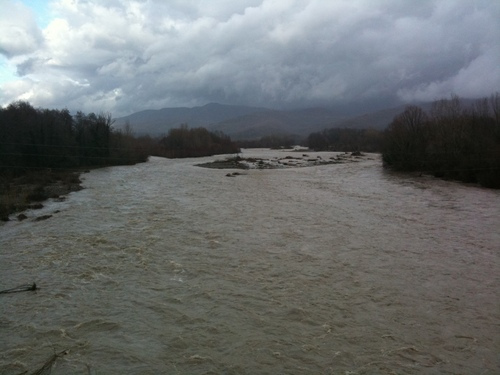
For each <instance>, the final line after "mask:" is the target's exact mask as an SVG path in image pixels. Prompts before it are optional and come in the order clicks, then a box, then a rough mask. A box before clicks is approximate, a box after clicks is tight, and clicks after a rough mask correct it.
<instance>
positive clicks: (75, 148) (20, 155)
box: [0, 101, 239, 176]
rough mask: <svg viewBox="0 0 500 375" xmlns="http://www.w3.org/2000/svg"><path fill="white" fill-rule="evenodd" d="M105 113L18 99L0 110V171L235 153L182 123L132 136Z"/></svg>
mask: <svg viewBox="0 0 500 375" xmlns="http://www.w3.org/2000/svg"><path fill="white" fill-rule="evenodd" d="M112 125H113V119H112V118H111V115H109V114H95V113H89V114H85V113H83V112H77V113H76V114H75V115H72V114H70V112H69V111H68V110H67V109H63V110H56V109H43V108H34V107H33V106H32V105H31V104H30V103H28V102H25V101H18V102H14V103H11V104H10V105H8V106H7V107H5V108H0V173H1V174H2V175H4V176H5V175H12V176H16V175H20V174H23V173H26V172H27V171H30V170H36V169H38V170H40V169H52V168H54V169H74V168H87V167H101V166H108V165H126V164H135V163H138V162H144V161H146V160H147V158H148V157H149V156H150V155H153V156H163V157H175V158H178V157H197V156H208V155H214V154H224V153H237V152H239V148H238V146H237V145H236V144H235V143H234V142H232V141H231V138H230V137H228V136H226V135H225V134H223V133H219V132H210V131H208V130H206V129H205V128H195V129H189V128H188V126H187V125H182V126H181V127H180V128H178V129H171V130H170V131H169V133H168V135H167V136H165V137H162V138H156V139H155V138H151V137H149V136H141V137H136V136H135V135H134V133H133V131H132V128H131V127H130V125H127V126H125V128H124V129H123V130H116V129H114V128H113V126H112Z"/></svg>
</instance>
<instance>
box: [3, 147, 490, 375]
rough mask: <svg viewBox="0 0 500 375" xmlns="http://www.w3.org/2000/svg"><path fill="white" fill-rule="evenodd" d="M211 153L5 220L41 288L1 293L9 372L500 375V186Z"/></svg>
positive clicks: (12, 260) (123, 174)
mask: <svg viewBox="0 0 500 375" xmlns="http://www.w3.org/2000/svg"><path fill="white" fill-rule="evenodd" d="M262 155H264V156H269V157H271V156H280V157H282V156H284V155H287V154H286V153H283V152H279V151H269V150H246V151H245V152H244V156H262ZM290 155H293V153H290ZM321 155H323V157H324V158H328V157H329V156H331V155H330V153H321ZM219 158H223V157H219ZM212 159H214V158H203V159H182V160H168V159H162V158H151V159H150V161H149V162H148V163H144V164H138V165H135V166H125V167H112V168H103V169H97V170H93V171H91V172H90V173H89V174H85V175H83V176H82V177H83V178H84V183H83V186H84V187H85V189H84V190H82V191H79V192H75V193H71V194H70V195H69V196H68V198H67V200H66V201H64V202H48V203H47V204H46V206H45V207H44V208H43V209H42V210H41V211H40V210H38V211H31V212H27V215H28V216H29V219H28V220H25V221H22V222H18V221H11V222H8V223H5V224H2V225H1V226H0V289H7V288H10V287H15V286H17V285H20V284H27V283H32V282H34V281H36V283H37V285H38V286H39V287H40V289H39V290H37V291H35V292H33V291H30V292H23V293H14V294H4V295H0V337H1V339H0V373H1V374H13V375H17V374H20V373H23V372H25V371H27V373H31V372H32V371H34V370H36V369H37V368H39V367H40V366H41V365H43V363H44V361H45V360H47V358H49V357H50V356H51V355H52V354H54V353H55V352H60V351H62V350H66V349H69V353H68V354H66V355H65V356H62V357H61V358H59V359H57V361H56V363H55V366H54V367H53V369H52V374H89V373H90V374H344V375H345V374H498V373H500V359H499V353H500V342H499V341H500V328H499V327H500V326H499V322H500V257H499V250H500V192H499V191H494V190H488V189H482V188H478V187H476V186H471V185H464V184H461V183H457V182H448V181H442V180H438V179H434V178H431V177H426V176H423V177H411V176H405V175H395V174H392V173H389V172H385V171H384V170H383V169H382V166H381V161H380V157H379V156H378V155H369V157H367V158H364V159H362V160H361V161H360V162H358V163H347V164H335V165H324V166H316V167H307V168H291V169H280V170H249V171H243V172H242V173H243V175H240V176H236V177H231V178H229V177H226V176H225V175H226V173H227V172H228V170H216V169H206V168H200V167H197V166H195V164H197V163H201V162H206V161H210V160H212ZM43 214H52V215H53V216H52V217H51V218H50V219H48V220H44V221H39V222H35V221H33V218H34V216H40V215H43Z"/></svg>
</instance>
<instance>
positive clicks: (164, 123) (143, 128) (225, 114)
mask: <svg viewBox="0 0 500 375" xmlns="http://www.w3.org/2000/svg"><path fill="white" fill-rule="evenodd" d="M266 110H267V109H266V108H258V107H246V106H233V105H223V104H217V103H210V104H207V105H204V106H202V107H193V108H188V107H178V108H163V109H158V110H146V111H141V112H136V113H133V114H131V115H129V116H125V117H120V118H117V119H115V123H114V126H115V127H116V128H118V129H120V128H122V127H123V126H124V125H125V124H126V123H127V122H128V123H129V124H130V125H131V126H132V128H133V129H134V131H135V132H137V133H139V134H145V133H147V134H151V135H159V134H164V133H167V132H168V130H169V129H171V128H176V127H178V126H179V125H181V124H184V123H187V124H188V125H189V126H190V127H193V128H194V127H200V126H203V127H209V125H210V124H215V123H218V122H221V121H224V120H227V119H230V118H234V117H239V116H244V115H247V114H250V113H254V112H263V111H264V112H265V111H266Z"/></svg>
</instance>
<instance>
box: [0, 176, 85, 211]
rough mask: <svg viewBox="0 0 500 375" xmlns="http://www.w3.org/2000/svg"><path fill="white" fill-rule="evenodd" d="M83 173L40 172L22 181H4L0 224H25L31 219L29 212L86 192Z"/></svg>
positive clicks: (1, 189) (9, 179)
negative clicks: (17, 222)
mask: <svg viewBox="0 0 500 375" xmlns="http://www.w3.org/2000/svg"><path fill="white" fill-rule="evenodd" d="M81 173H83V171H75V170H73V171H65V172H61V171H52V170H46V171H37V172H33V173H27V174H25V175H23V176H19V177H11V178H6V177H3V178H2V179H1V180H0V181H1V185H0V221H10V220H13V217H11V215H12V214H15V213H18V215H17V216H15V219H17V220H19V221H22V220H26V219H27V218H28V216H27V215H26V214H25V213H24V211H26V210H39V209H42V208H43V207H44V206H43V203H42V202H44V201H47V200H48V199H54V200H59V201H63V200H64V199H66V195H68V194H69V193H71V192H73V191H79V190H81V189H83V187H82V186H81V182H82V181H81V180H80V175H81ZM49 217H51V215H43V216H40V217H36V218H35V219H34V220H36V221H40V220H45V219H48V218H49Z"/></svg>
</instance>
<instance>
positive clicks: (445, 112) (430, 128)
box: [382, 92, 500, 189]
mask: <svg viewBox="0 0 500 375" xmlns="http://www.w3.org/2000/svg"><path fill="white" fill-rule="evenodd" d="M382 159H383V162H384V165H385V166H386V167H388V168H391V169H394V170H399V171H413V172H419V173H428V174H432V175H434V176H436V177H441V178H446V179H453V180H460V181H464V182H472V183H479V184H480V185H482V186H484V187H489V188H497V189H498V188H500V94H499V93H498V92H497V93H496V94H493V95H491V97H490V98H482V99H479V100H476V101H474V102H473V103H472V105H469V106H464V105H463V104H462V102H461V100H460V98H459V97H458V96H452V97H451V98H450V99H441V100H438V101H436V102H434V103H433V106H432V108H431V110H430V111H429V113H427V112H426V111H424V110H423V109H422V108H420V107H418V106H408V107H406V109H405V110H404V111H403V112H402V113H401V114H399V115H398V116H396V117H395V118H394V120H393V121H392V122H391V124H389V126H388V128H387V129H386V130H385V132H384V144H383V147H382Z"/></svg>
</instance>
